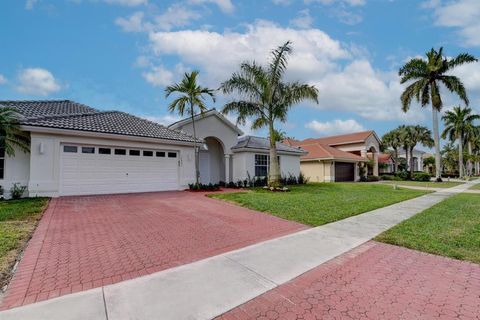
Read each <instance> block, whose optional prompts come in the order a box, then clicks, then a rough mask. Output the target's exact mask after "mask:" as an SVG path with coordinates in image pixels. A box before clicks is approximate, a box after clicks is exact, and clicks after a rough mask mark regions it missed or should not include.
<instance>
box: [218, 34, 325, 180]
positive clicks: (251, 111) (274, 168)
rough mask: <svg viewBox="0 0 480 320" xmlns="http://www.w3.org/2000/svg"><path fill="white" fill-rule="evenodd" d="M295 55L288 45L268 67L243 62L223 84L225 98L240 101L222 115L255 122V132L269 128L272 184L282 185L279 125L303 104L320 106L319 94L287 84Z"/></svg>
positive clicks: (274, 55)
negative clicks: (290, 59)
mask: <svg viewBox="0 0 480 320" xmlns="http://www.w3.org/2000/svg"><path fill="white" fill-rule="evenodd" d="M291 53H292V44H291V42H290V41H287V42H286V43H285V44H283V45H282V46H279V47H278V48H277V49H274V50H273V51H272V52H271V58H270V61H269V64H268V66H266V67H263V66H260V65H258V64H257V63H256V62H243V63H242V64H241V65H240V71H239V72H236V73H234V74H232V76H231V78H230V79H228V80H227V81H225V82H223V83H222V85H221V87H220V88H221V90H222V91H223V93H225V94H232V93H235V94H237V95H238V96H239V97H240V99H239V100H236V101H232V102H230V103H227V104H226V105H225V106H224V107H223V110H222V112H223V113H225V114H228V113H231V112H235V113H237V122H238V123H242V124H245V121H246V119H247V118H253V125H252V129H259V128H262V127H267V128H268V132H269V140H270V164H269V175H268V184H269V186H271V187H277V186H279V185H280V168H279V165H278V159H277V149H276V141H275V121H281V122H285V121H286V120H287V114H288V111H289V110H290V108H291V107H292V106H293V105H294V104H297V103H299V102H301V101H303V100H312V101H314V102H316V103H318V90H317V89H316V88H315V87H314V86H311V85H308V84H303V83H300V82H285V80H284V75H285V72H286V70H287V62H288V61H287V58H288V55H289V54H291Z"/></svg>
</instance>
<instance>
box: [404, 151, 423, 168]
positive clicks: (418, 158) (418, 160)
mask: <svg viewBox="0 0 480 320" xmlns="http://www.w3.org/2000/svg"><path fill="white" fill-rule="evenodd" d="M426 154H427V153H426V152H425V151H422V150H418V149H413V171H423V159H424V157H425V155H426ZM411 156H412V155H410V153H408V158H407V156H406V152H405V150H404V149H400V150H398V157H399V158H403V159H405V160H407V166H408V169H409V170H410V157H411Z"/></svg>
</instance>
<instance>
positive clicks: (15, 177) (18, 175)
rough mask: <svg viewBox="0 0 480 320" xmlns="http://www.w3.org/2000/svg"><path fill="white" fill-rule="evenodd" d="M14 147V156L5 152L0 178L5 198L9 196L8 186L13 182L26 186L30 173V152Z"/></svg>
mask: <svg viewBox="0 0 480 320" xmlns="http://www.w3.org/2000/svg"><path fill="white" fill-rule="evenodd" d="M14 149H15V156H13V157H9V156H7V155H6V154H5V166H4V178H3V179H0V186H2V188H3V190H4V196H5V197H6V198H9V197H10V188H11V187H12V186H13V184H14V183H18V184H20V185H21V186H27V185H28V179H29V175H30V154H29V153H25V152H23V151H22V150H20V149H18V148H17V147H14ZM27 194H28V191H27Z"/></svg>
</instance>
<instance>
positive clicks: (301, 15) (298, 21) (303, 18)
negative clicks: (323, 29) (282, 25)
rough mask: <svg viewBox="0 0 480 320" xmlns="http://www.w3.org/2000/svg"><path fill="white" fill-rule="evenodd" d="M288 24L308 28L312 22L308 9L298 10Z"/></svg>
mask: <svg viewBox="0 0 480 320" xmlns="http://www.w3.org/2000/svg"><path fill="white" fill-rule="evenodd" d="M290 24H291V25H292V26H294V27H297V28H300V29H308V28H310V27H311V26H312V24H313V17H312V16H311V15H310V10H308V9H304V10H301V11H299V12H298V15H297V17H296V18H294V19H292V20H290Z"/></svg>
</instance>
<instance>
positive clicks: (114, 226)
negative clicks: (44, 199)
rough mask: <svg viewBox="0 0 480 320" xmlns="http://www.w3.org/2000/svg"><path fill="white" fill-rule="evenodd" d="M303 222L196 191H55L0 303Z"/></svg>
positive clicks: (122, 275)
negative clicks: (102, 193)
mask: <svg viewBox="0 0 480 320" xmlns="http://www.w3.org/2000/svg"><path fill="white" fill-rule="evenodd" d="M305 228H306V227H305V226H304V225H301V224H298V223H294V222H289V221H285V220H282V219H279V218H276V217H273V216H270V215H267V214H262V213H259V212H256V211H252V210H249V209H245V208H241V207H238V206H234V205H231V204H228V203H226V202H222V201H220V200H214V199H209V198H207V197H205V196H204V194H201V193H199V194H193V193H189V192H159V193H144V194H127V195H106V196H85V197H66V198H59V199H53V200H52V201H51V203H50V205H49V208H48V209H47V211H46V212H45V214H44V216H43V218H42V220H41V222H40V224H39V226H38V228H37V230H36V231H35V233H34V236H33V238H32V240H31V241H30V243H29V245H28V247H27V249H26V251H25V254H24V257H23V258H22V261H21V263H20V265H19V267H18V269H17V272H16V273H15V276H14V278H13V279H12V281H11V283H10V286H9V288H8V290H7V293H6V297H5V298H4V300H3V303H2V308H1V309H6V308H11V307H15V306H19V305H23V304H28V303H33V302H36V301H41V300H45V299H49V298H53V297H57V296H59V295H64V294H68V293H73V292H77V291H82V290H87V289H90V288H94V287H100V286H103V285H107V284H111V283H115V282H120V281H122V280H126V279H131V278H134V277H138V276H142V275H146V274H149V273H153V272H157V271H161V270H164V269H167V268H171V267H174V266H177V265H181V264H185V263H189V262H192V261H195V260H199V259H202V258H206V257H209V256H214V255H217V254H220V253H223V252H227V251H230V250H233V249H238V248H241V247H244V246H247V245H251V244H254V243H256V242H259V241H263V240H267V239H271V238H274V237H278V236H281V235H285V234H288V233H292V232H295V231H299V230H302V229H305Z"/></svg>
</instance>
